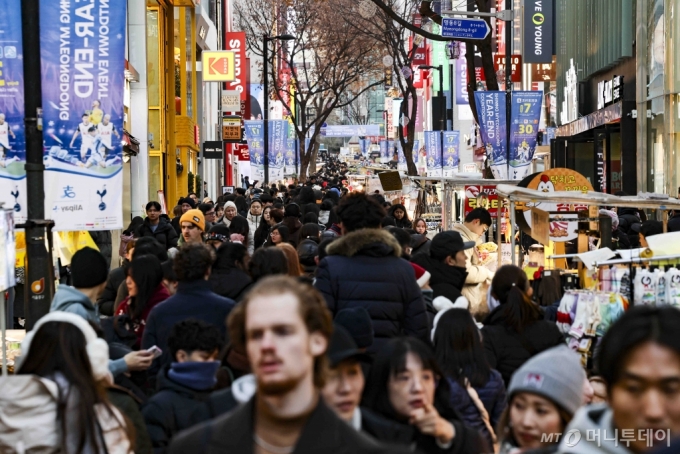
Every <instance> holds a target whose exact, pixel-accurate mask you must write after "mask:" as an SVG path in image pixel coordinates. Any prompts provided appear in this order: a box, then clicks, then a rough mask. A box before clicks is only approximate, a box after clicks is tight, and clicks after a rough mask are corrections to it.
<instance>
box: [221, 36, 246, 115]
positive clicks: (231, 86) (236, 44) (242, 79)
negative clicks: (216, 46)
mask: <svg viewBox="0 0 680 454" xmlns="http://www.w3.org/2000/svg"><path fill="white" fill-rule="evenodd" d="M225 28H226V27H225ZM224 37H225V39H224V49H225V50H228V51H232V52H234V78H233V79H232V81H231V82H227V83H226V84H225V85H226V89H227V90H236V91H238V92H239V94H240V96H241V109H240V111H237V110H234V111H233V112H234V113H240V114H241V118H250V112H249V110H250V109H249V103H248V90H247V86H246V84H247V83H248V78H247V77H246V76H247V71H248V63H247V61H246V33H245V32H225V34H224Z"/></svg>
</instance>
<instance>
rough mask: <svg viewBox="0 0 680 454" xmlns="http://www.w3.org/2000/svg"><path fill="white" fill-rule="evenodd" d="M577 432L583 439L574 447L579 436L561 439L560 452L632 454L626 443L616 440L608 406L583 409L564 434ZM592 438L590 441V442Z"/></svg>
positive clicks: (600, 405)
mask: <svg viewBox="0 0 680 454" xmlns="http://www.w3.org/2000/svg"><path fill="white" fill-rule="evenodd" d="M574 430H575V431H577V432H578V434H580V435H581V439H580V440H579V441H578V443H577V444H576V445H575V446H574V445H573V443H574V441H575V440H576V438H575V437H576V436H577V435H571V436H570V437H568V438H567V437H565V438H561V440H560V446H559V450H558V452H560V453H565V454H566V453H571V452H578V453H579V454H601V453H605V454H631V453H632V451H630V450H628V449H627V448H626V446H625V444H624V443H622V442H621V441H619V440H616V441H615V440H614V424H613V412H612V409H611V408H609V406H608V405H607V404H594V405H588V406H586V407H581V409H579V410H578V411H577V412H576V414H575V415H574V418H573V419H572V420H571V422H570V423H569V426H567V428H566V430H565V431H564V433H565V434H566V433H568V432H569V431H574ZM588 431H591V432H590V433H591V434H593V433H594V434H599V437H597V436H595V437H593V436H590V437H588V436H587V435H588ZM588 438H590V440H588Z"/></svg>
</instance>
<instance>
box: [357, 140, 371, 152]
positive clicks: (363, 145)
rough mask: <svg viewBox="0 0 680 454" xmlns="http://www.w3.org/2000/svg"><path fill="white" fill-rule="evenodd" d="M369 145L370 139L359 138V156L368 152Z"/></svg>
mask: <svg viewBox="0 0 680 454" xmlns="http://www.w3.org/2000/svg"><path fill="white" fill-rule="evenodd" d="M370 146H371V140H370V139H359V151H361V156H366V154H367V153H368V147H370Z"/></svg>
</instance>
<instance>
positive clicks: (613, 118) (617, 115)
mask: <svg viewBox="0 0 680 454" xmlns="http://www.w3.org/2000/svg"><path fill="white" fill-rule="evenodd" d="M622 116H623V102H621V101H619V102H617V103H616V104H612V105H611V106H607V107H605V108H604V109H600V110H598V111H597V112H593V113H591V114H588V115H586V116H585V117H581V118H579V119H578V120H576V121H572V122H571V123H568V124H566V125H563V126H560V127H559V128H557V132H556V133H555V137H571V136H575V135H577V134H581V133H582V132H586V131H588V130H590V129H595V128H599V127H600V126H604V125H606V124H610V123H618V122H619V121H621V117H622Z"/></svg>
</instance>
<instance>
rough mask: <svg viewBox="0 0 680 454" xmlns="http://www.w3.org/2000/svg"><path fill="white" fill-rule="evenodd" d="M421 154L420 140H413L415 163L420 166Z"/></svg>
mask: <svg viewBox="0 0 680 454" xmlns="http://www.w3.org/2000/svg"><path fill="white" fill-rule="evenodd" d="M419 154H420V139H415V140H413V163H414V164H418V156H419Z"/></svg>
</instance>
